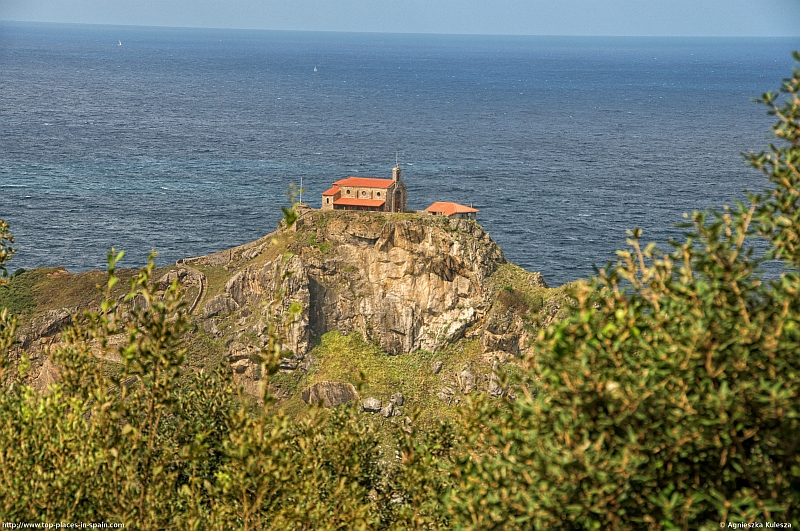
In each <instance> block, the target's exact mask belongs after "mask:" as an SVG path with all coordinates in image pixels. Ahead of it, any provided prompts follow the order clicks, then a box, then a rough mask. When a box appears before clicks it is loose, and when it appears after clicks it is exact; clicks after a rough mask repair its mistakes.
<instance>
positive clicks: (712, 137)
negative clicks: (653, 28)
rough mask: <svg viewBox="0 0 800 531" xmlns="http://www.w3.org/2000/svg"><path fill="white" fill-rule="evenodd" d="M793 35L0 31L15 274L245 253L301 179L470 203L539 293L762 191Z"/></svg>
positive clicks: (24, 27)
mask: <svg viewBox="0 0 800 531" xmlns="http://www.w3.org/2000/svg"><path fill="white" fill-rule="evenodd" d="M798 48H800V39H797V38H787V39H779V38H764V39H755V38H586V37H510V36H458V35H410V34H346V33H314V32H271V31H240V30H211V29H175V28H146V27H127V26H88V25H56V24H31V23H12V22H0V218H2V219H5V220H6V221H8V222H9V223H10V224H11V225H12V229H13V232H14V233H15V235H16V238H17V241H16V243H17V247H18V248H19V252H18V254H17V255H16V256H15V257H14V259H13V261H12V262H11V263H10V264H9V265H10V269H11V270H12V271H13V270H14V269H16V268H26V269H30V268H34V267H42V266H55V265H60V266H64V267H66V268H67V269H68V270H70V271H72V272H78V271H85V270H89V269H97V268H100V269H102V268H104V267H105V256H106V254H107V252H108V250H109V249H110V248H111V247H112V246H114V247H116V248H117V249H124V250H125V251H126V252H127V256H128V257H127V258H126V259H125V261H124V262H123V264H122V265H123V266H128V267H136V266H140V265H142V264H143V263H144V262H145V261H146V258H147V255H148V253H149V252H150V250H152V249H154V250H156V251H157V252H158V253H160V254H159V257H158V259H157V262H158V263H159V264H161V265H165V264H168V263H171V262H174V261H175V260H177V259H179V258H183V257H188V256H198V255H202V254H206V253H211V252H214V251H218V250H221V249H224V248H228V247H231V246H234V245H238V244H242V243H245V242H248V241H251V240H254V239H256V238H259V237H261V236H263V235H265V234H267V233H269V232H271V231H272V230H273V229H274V228H275V227H276V224H277V222H278V220H279V218H280V206H281V205H284V204H286V194H285V192H286V190H287V189H288V188H289V186H290V184H291V183H295V184H299V183H300V181H301V179H302V182H303V186H304V188H305V192H304V194H303V200H304V201H305V202H307V203H309V204H310V205H312V206H319V202H320V194H321V192H322V191H324V190H325V189H327V188H328V187H329V186H330V184H331V182H333V181H335V180H338V179H341V178H344V177H347V176H348V175H359V176H367V177H381V178H390V176H391V168H392V167H393V166H394V164H395V157H396V156H397V157H398V159H399V162H400V165H401V167H402V168H403V178H404V180H405V182H406V184H407V186H408V197H409V207H410V208H414V209H422V208H425V207H426V206H428V205H429V204H430V203H432V202H434V201H438V200H442V201H457V202H460V203H464V204H468V205H469V204H473V205H474V206H475V207H476V208H478V209H480V213H479V214H478V220H479V222H480V223H481V224H482V225H483V226H484V227H485V228H486V229H487V230H488V231H489V232H490V233H491V235H492V236H493V238H494V239H495V241H497V243H498V244H499V245H500V246H501V247H502V248H503V251H504V252H505V255H506V258H507V259H508V260H510V261H512V262H514V263H516V264H518V265H520V266H522V267H524V268H526V269H529V270H532V271H541V272H542V274H543V275H544V278H545V280H546V281H547V282H548V283H549V284H550V285H559V284H562V283H565V282H568V281H571V280H575V279H578V278H581V277H586V276H588V275H591V274H592V273H593V271H594V267H595V266H597V267H602V266H603V265H605V264H606V263H607V262H608V261H610V260H614V258H615V251H616V250H617V249H621V248H625V246H626V244H625V238H626V235H625V231H626V229H632V228H633V227H637V226H638V227H642V228H643V230H644V238H645V239H646V240H648V241H656V242H658V243H659V245H660V246H662V247H665V248H666V247H667V241H668V240H669V239H670V238H680V237H681V234H682V229H679V228H676V227H675V224H676V223H679V222H681V221H682V220H683V218H682V214H683V213H684V212H692V211H693V210H697V209H704V208H706V207H709V206H715V207H719V206H721V205H724V204H730V203H731V202H732V201H733V200H735V199H744V198H745V190H750V191H760V190H762V189H763V188H765V187H766V185H767V183H766V181H765V180H764V178H763V176H762V175H761V174H759V173H758V172H756V171H755V170H753V169H751V168H749V167H748V166H747V165H746V164H745V163H744V162H743V159H742V157H741V153H742V152H748V151H751V150H756V151H758V150H761V149H764V148H765V147H766V145H767V143H768V142H769V127H770V125H771V123H772V121H773V119H772V118H771V117H769V116H767V115H766V113H765V111H766V109H765V107H764V106H763V105H758V104H756V103H754V102H753V101H752V100H753V98H755V97H757V96H759V95H761V94H762V93H763V92H765V91H767V90H774V89H776V88H777V87H778V86H779V84H780V82H781V80H782V79H783V78H784V77H787V76H788V75H790V73H791V68H792V65H793V60H792V58H791V55H790V52H791V51H792V50H793V49H798Z"/></svg>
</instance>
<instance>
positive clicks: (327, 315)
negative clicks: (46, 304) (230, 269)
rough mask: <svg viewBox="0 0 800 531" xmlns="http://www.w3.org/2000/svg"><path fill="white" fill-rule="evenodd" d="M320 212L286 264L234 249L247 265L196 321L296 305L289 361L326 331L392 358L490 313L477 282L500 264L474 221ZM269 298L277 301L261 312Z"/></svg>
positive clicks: (305, 221) (303, 226)
mask: <svg viewBox="0 0 800 531" xmlns="http://www.w3.org/2000/svg"><path fill="white" fill-rule="evenodd" d="M328 214H329V215H327V216H325V215H324V214H323V213H320V212H312V213H309V214H307V215H306V216H304V217H303V218H301V220H300V221H299V222H298V225H297V236H296V240H297V241H299V242H301V245H298V246H296V248H294V249H292V248H291V246H290V250H292V251H295V252H296V254H294V255H293V256H291V258H290V259H288V260H286V259H285V258H284V256H283V255H282V256H277V257H276V258H275V259H273V260H270V261H266V262H259V261H258V259H257V257H258V253H255V252H254V249H258V248H257V247H254V248H250V249H245V250H243V252H242V256H243V257H245V256H247V257H250V258H249V259H250V260H251V261H252V263H246V264H244V265H243V266H242V267H241V268H240V269H239V270H238V271H236V272H235V273H234V274H233V276H232V277H231V278H230V280H228V281H227V283H226V284H225V286H224V289H223V291H222V293H220V294H218V295H217V296H215V297H214V298H212V299H210V300H209V301H207V302H206V303H205V305H204V307H203V317H204V318H206V319H210V318H212V317H217V316H222V315H226V314H232V313H235V312H237V311H239V310H240V309H242V308H245V307H250V308H251V309H252V310H253V311H259V312H261V313H262V315H264V317H265V318H267V319H269V318H273V317H274V316H276V315H279V314H281V312H283V313H284V314H285V312H286V311H287V310H288V309H289V307H290V306H291V305H292V304H293V303H299V304H300V307H301V308H302V312H301V313H300V314H299V315H298V317H297V319H296V320H295V321H294V322H293V323H292V324H291V326H290V327H289V329H288V330H287V335H288V345H287V348H288V349H289V350H291V351H292V352H294V353H295V354H296V355H299V356H303V355H304V354H305V353H306V352H307V351H308V350H309V345H310V340H311V338H312V337H319V336H321V335H323V334H325V333H326V332H329V331H332V330H338V331H341V332H343V333H349V332H352V331H355V332H359V333H360V334H362V335H363V336H364V337H365V338H366V339H367V340H368V341H374V342H377V343H378V344H380V346H381V348H382V349H383V350H384V351H385V352H387V353H389V354H401V353H409V352H413V351H416V350H420V349H425V350H431V351H432V350H436V349H437V348H441V347H443V346H444V345H446V344H447V343H449V342H452V341H455V340H457V339H459V338H461V337H463V336H464V334H465V332H466V331H467V329H468V328H469V327H471V326H472V325H474V324H475V323H476V322H477V321H478V320H479V319H480V318H481V317H482V316H483V315H484V314H485V313H486V311H487V310H488V308H489V307H490V306H491V290H490V289H489V287H488V286H487V285H486V282H485V280H486V279H487V278H488V277H489V276H490V275H491V274H492V272H493V271H494V270H495V269H496V267H497V266H498V265H499V264H502V263H504V258H503V253H502V251H501V250H500V248H499V247H498V246H497V245H496V244H495V243H494V242H493V241H492V239H491V238H490V237H489V235H488V234H487V233H486V232H485V231H484V230H483V229H482V228H481V227H480V225H478V224H477V223H475V222H472V221H468V220H445V219H433V218H424V217H419V218H416V217H409V216H384V215H363V214H362V215H351V216H344V215H339V214H342V213H328ZM332 214H337V215H332ZM348 214H350V213H348ZM306 238H308V239H307V240H306ZM305 241H313V242H320V243H318V244H317V245H316V246H315V245H308V244H303V242H305ZM323 245H324V246H325V248H324V250H323V249H322V247H323ZM261 248H263V244H262V245H261ZM231 256H233V255H231ZM278 294H280V295H281V297H280V301H279V302H278V303H277V304H270V303H271V302H272V301H275V300H276V299H278V298H279V297H278ZM248 311H249V310H248Z"/></svg>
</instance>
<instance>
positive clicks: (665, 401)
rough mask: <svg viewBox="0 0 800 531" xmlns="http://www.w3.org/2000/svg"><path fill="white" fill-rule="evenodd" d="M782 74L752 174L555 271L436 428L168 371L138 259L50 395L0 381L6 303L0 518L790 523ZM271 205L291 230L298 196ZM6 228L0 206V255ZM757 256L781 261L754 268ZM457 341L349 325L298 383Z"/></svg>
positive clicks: (796, 325) (798, 129)
mask: <svg viewBox="0 0 800 531" xmlns="http://www.w3.org/2000/svg"><path fill="white" fill-rule="evenodd" d="M795 57H796V58H797V59H798V61H800V55H797V54H795ZM798 91H800V72H798V71H795V72H794V76H793V78H791V79H789V80H787V81H786V82H785V83H784V85H783V86H782V88H781V90H780V91H779V92H776V93H768V94H766V95H765V96H764V97H763V98H762V101H763V102H764V103H766V104H767V105H769V107H770V112H771V113H772V114H773V115H775V116H776V117H777V118H778V123H777V124H776V126H775V127H774V131H775V133H776V135H777V138H778V139H779V140H780V141H781V142H783V144H781V145H780V146H777V147H776V146H770V147H769V150H768V151H766V152H764V153H759V154H752V155H750V156H749V160H750V162H751V164H752V165H754V166H755V167H756V168H758V169H760V170H762V171H763V172H764V173H765V174H766V175H767V177H768V179H769V180H770V182H771V184H772V188H771V189H770V190H768V191H767V192H765V193H764V194H763V195H761V196H751V197H750V199H749V204H748V205H744V204H741V203H737V204H736V206H735V207H733V208H726V209H723V211H721V212H713V211H711V212H699V213H695V214H693V215H692V217H691V220H690V223H689V224H688V225H687V226H688V227H689V229H690V230H689V233H688V235H687V238H686V240H685V241H684V242H681V243H673V246H674V249H673V250H672V251H671V252H659V251H657V250H656V249H655V246H654V245H652V244H651V245H648V246H646V247H645V248H642V247H641V245H640V237H641V232H640V231H639V230H638V229H637V230H634V231H632V232H631V233H630V236H631V238H630V240H629V244H630V249H629V250H627V251H620V252H619V260H618V261H617V262H616V263H615V264H610V265H609V266H608V267H607V268H605V269H603V270H601V271H600V273H599V275H598V276H597V277H596V278H594V279H592V280H590V281H585V282H578V283H575V284H574V285H572V286H571V287H570V289H571V293H570V298H571V300H572V307H571V308H570V311H569V312H568V315H567V316H566V318H565V319H563V320H561V321H559V322H556V323H555V324H553V325H551V326H549V327H548V328H546V329H544V330H541V331H540V332H539V335H538V339H537V341H536V344H535V356H534V357H532V358H531V359H529V360H525V363H524V364H523V365H524V366H523V367H522V368H521V369H516V370H513V371H510V372H512V373H514V376H515V377H516V378H515V379H514V380H513V381H512V379H511V378H509V377H507V376H504V375H497V377H499V378H500V385H501V386H503V387H505V388H509V387H512V386H513V387H514V393H513V395H514V396H515V397H516V398H515V399H514V400H510V399H509V400H498V399H492V398H489V397H488V396H487V395H485V394H473V395H471V396H468V397H465V406H464V407H463V408H462V410H461V414H460V416H458V417H457V418H455V419H454V420H453V421H452V422H450V423H444V422H443V423H434V422H422V421H421V420H422V415H423V414H424V410H423V411H419V412H417V414H416V415H414V420H413V421H412V422H411V423H410V424H408V423H407V422H403V423H401V426H399V427H398V429H397V430H396V431H395V432H392V434H393V436H394V438H393V439H391V440H388V441H387V440H386V437H385V432H381V431H380V430H379V427H378V426H377V425H373V423H372V422H371V421H370V420H369V417H368V416H365V415H363V414H361V413H359V412H358V411H357V409H356V408H355V407H341V408H336V409H335V410H333V411H327V410H320V409H317V408H310V409H309V410H308V411H307V413H306V414H305V415H302V416H300V418H299V419H294V420H290V419H289V417H288V416H287V414H286V413H284V412H283V411H282V410H281V408H277V407H273V406H274V405H275V402H274V400H273V399H272V398H271V396H270V395H269V393H268V389H269V387H268V386H267V385H264V386H263V393H262V395H261V400H260V401H259V403H258V404H257V406H256V407H253V405H252V403H249V402H248V401H247V400H245V399H244V398H243V396H242V394H241V390H240V388H239V387H238V386H237V385H236V383H235V380H234V379H233V378H232V375H231V374H230V372H229V371H227V370H223V369H219V370H208V371H203V370H187V363H186V359H187V346H188V345H190V344H192V343H189V342H187V341H186V338H187V334H189V333H190V332H191V326H190V324H189V322H188V318H187V316H186V315H185V313H184V308H183V304H182V302H181V301H182V297H181V288H180V286H179V285H178V284H177V282H176V283H173V284H172V285H171V286H170V287H169V288H168V289H167V290H166V291H164V292H158V293H157V292H155V291H154V289H153V287H152V281H151V276H152V273H153V267H154V266H153V263H152V260H151V261H150V263H149V264H148V266H146V267H145V268H143V269H142V270H141V271H139V272H138V273H137V274H135V275H133V277H132V278H131V279H130V283H129V289H128V291H127V294H126V295H125V296H123V297H119V296H118V295H117V292H115V289H119V288H115V286H116V284H117V283H118V281H119V275H118V274H117V271H116V264H117V262H118V261H119V259H120V258H121V257H122V255H121V253H120V254H114V253H113V252H112V254H110V255H109V275H108V277H107V281H106V285H105V288H104V294H103V296H102V303H101V305H100V309H99V311H94V312H87V313H84V314H82V315H79V316H75V318H74V325H73V326H72V327H71V328H70V329H68V330H66V331H65V332H64V335H63V342H62V344H61V345H60V346H59V347H58V348H57V349H55V350H54V351H53V352H50V356H51V358H52V359H53V360H54V362H55V363H56V364H57V366H58V367H59V371H60V381H59V382H58V383H56V384H54V385H52V386H51V387H50V389H49V390H48V392H46V393H39V392H37V391H35V390H33V389H32V388H30V387H27V386H24V385H20V384H19V383H18V382H17V381H15V379H14V378H12V377H11V365H10V363H9V355H10V352H11V351H12V348H16V347H14V346H13V335H14V329H15V326H16V321H15V320H14V318H12V317H11V315H10V312H8V311H7V310H5V309H4V310H3V311H2V313H0V384H2V385H3V386H4V389H3V393H2V394H0V469H2V474H0V519H2V520H5V521H20V520H21V521H43V522H56V521H99V520H105V521H114V522H123V523H125V524H126V525H127V526H130V527H135V528H142V529H156V528H159V529H160V528H181V529H182V528H191V529H205V528H213V529H229V528H243V529H323V530H324V529H398V530H399V529H475V530H478V529H480V530H487V529H614V530H628V529H653V530H672V529H685V530H688V529H716V528H719V527H720V522H729V521H730V522H759V523H762V524H764V523H766V522H768V521H778V522H787V523H791V524H792V525H793V526H798V525H800V520H798V515H799V514H800V451H799V450H800V396H798V395H800V357H798V352H800V274H798V269H799V268H800V207H798V201H799V200H800V191H798V190H800V171H798V168H800V99H799V97H798ZM284 212H285V217H284V223H285V224H286V226H287V227H290V226H291V225H292V224H293V222H294V220H296V219H297V212H296V209H295V208H287V209H285V210H284ZM10 242H11V237H10V236H9V234H8V228H7V226H6V225H5V224H4V223H2V224H0V266H3V265H5V262H6V261H7V259H8V258H9V257H10V256H11V252H12V251H11V250H10V248H9V247H8V245H9V244H10ZM757 242H765V243H766V247H767V251H766V253H765V254H764V255H763V256H758V255H757V254H756V253H755V251H754V249H756V248H758V244H757ZM287 252H288V251H287ZM766 260H780V261H782V262H783V263H784V265H785V266H786V269H785V270H784V272H783V273H782V274H780V275H779V276H777V278H774V279H770V280H765V279H764V278H763V274H762V269H761V266H762V264H763V263H764V262H765V261H766ZM3 271H5V270H3ZM290 274H291V273H287V274H286V276H284V278H283V279H282V280H286V278H287V276H288V275H290ZM519 275H521V273H520V272H519V271H514V270H511V269H509V268H506V269H505V270H504V271H501V272H500V274H499V275H498V277H497V280H499V281H501V282H500V284H499V285H498V298H506V299H507V300H505V299H504V300H501V301H500V302H501V303H503V304H505V306H506V307H507V308H508V309H515V308H519V311H520V312H523V311H524V312H529V311H536V310H535V308H534V307H536V306H537V305H538V307H542V306H543V305H544V306H546V302H545V301H544V299H543V298H542V299H540V300H537V299H535V298H536V297H543V292H541V291H539V290H543V289H544V288H540V287H536V286H533V281H532V280H531V285H529V286H527V287H523V288H521V287H520V286H519V285H518V284H516V283H508V284H506V283H505V280H504V279H505V278H506V277H509V276H519ZM23 277H24V275H22V276H21V278H23ZM505 285H508V286H509V287H510V288H511V289H503V287H504V286H505ZM565 300H566V298H565ZM532 305H533V306H532ZM269 310H270V311H269V312H267V314H269V315H271V316H273V319H272V320H271V322H270V324H269V327H268V335H269V341H268V342H267V347H266V348H265V349H264V350H263V351H262V352H261V356H260V358H259V361H260V362H261V373H262V374H263V375H265V377H266V378H267V379H268V378H269V377H272V376H274V375H275V374H276V371H277V361H278V359H279V358H280V357H283V356H286V355H287V354H289V353H288V352H287V351H286V347H285V343H286V342H285V337H286V334H285V332H286V330H287V329H288V328H287V327H289V326H291V325H292V323H294V321H295V320H296V319H297V318H298V316H299V314H300V308H299V307H298V306H297V305H296V304H284V303H283V301H282V292H281V291H280V290H278V297H277V298H276V300H275V301H272V302H271V303H270V308H269ZM515 311H516V310H515ZM465 344H466V343H464V344H461V346H460V347H458V346H451V347H450V348H449V349H448V350H446V351H445V352H443V353H437V354H430V353H420V354H419V355H418V356H417V357H416V358H413V357H411V356H407V357H402V356H398V357H396V358H391V359H388V360H387V359H386V358H384V357H383V355H382V353H380V352H379V350H378V349H377V348H374V347H373V346H371V345H369V344H367V343H366V342H365V341H363V339H360V338H358V337H357V336H356V335H355V334H353V335H351V336H342V335H341V334H336V333H333V334H329V335H326V336H325V337H323V338H322V343H321V344H320V345H319V346H318V347H317V350H316V351H315V353H316V355H317V356H319V357H320V358H328V361H330V362H331V363H328V364H327V365H320V366H319V367H324V369H322V368H320V369H318V371H317V372H312V374H310V375H309V378H310V379H315V378H320V379H321V378H323V377H324V378H326V379H327V378H333V377H336V379H344V380H346V379H347V378H346V376H347V375H350V376H351V377H352V375H353V374H354V373H358V372H364V373H366V372H369V373H370V374H372V373H374V374H376V375H377V378H376V379H375V381H372V382H369V381H368V382H366V383H365V386H366V385H372V387H371V388H370V390H372V391H375V392H376V393H389V392H390V391H392V388H391V385H392V383H393V382H395V381H397V380H398V379H402V378H405V377H408V379H409V380H414V381H417V382H427V381H426V380H425V378H424V377H422V374H423V373H426V374H427V372H426V366H427V365H428V363H429V362H430V361H431V359H432V357H433V356H442V357H443V358H444V359H445V360H449V361H451V362H452V361H453V360H459V359H460V358H458V356H459V352H457V350H458V348H462V349H463V348H467V347H465ZM473 346H475V347H476V345H475V344H473ZM364 352H366V354H364ZM357 353H358V354H359V355H356V354H357ZM15 355H19V352H17V353H16V354H15ZM21 359H22V360H24V359H25V357H24V355H22V356H21ZM410 361H413V362H415V363H416V365H415V366H411V365H409V362H410ZM24 364H25V363H24V361H23V362H22V363H20V364H19V365H24ZM414 367H416V369H417V370H418V371H419V374H417V375H414V373H413V370H414ZM455 369H456V367H448V370H455ZM325 371H327V372H325ZM429 376H430V375H429ZM284 378H285V377H284ZM430 378H431V381H430V382H427V383H425V384H424V385H428V384H429V383H432V381H433V377H432V376H430ZM275 380H276V381H277V380H280V377H278V378H275ZM265 383H266V380H265ZM290 383H291V384H292V385H297V383H298V382H290ZM417 391H418V392H419V395H418V398H417V399H416V401H417V402H419V403H424V399H423V398H422V397H423V395H424V394H425V391H426V389H422V388H421V387H420V389H417V390H416V391H414V392H417ZM428 394H429V395H430V394H431V393H430V392H428ZM382 398H383V397H382ZM421 426H424V428H425V431H424V432H423V431H420V427H421Z"/></svg>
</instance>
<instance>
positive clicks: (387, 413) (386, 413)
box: [381, 402, 394, 419]
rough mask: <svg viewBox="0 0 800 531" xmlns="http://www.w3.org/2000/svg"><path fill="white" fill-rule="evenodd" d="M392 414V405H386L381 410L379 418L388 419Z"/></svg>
mask: <svg viewBox="0 0 800 531" xmlns="http://www.w3.org/2000/svg"><path fill="white" fill-rule="evenodd" d="M392 414H394V404H392V403H391V402H389V403H388V404H386V406H385V407H383V408H381V416H382V417H384V418H387V419H388V418H389V417H391V416H392Z"/></svg>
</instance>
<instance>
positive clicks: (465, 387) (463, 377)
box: [456, 367, 476, 395]
mask: <svg viewBox="0 0 800 531" xmlns="http://www.w3.org/2000/svg"><path fill="white" fill-rule="evenodd" d="M456 382H457V383H458V387H459V388H460V389H461V392H462V393H464V394H465V395H466V394H469V393H471V392H473V391H474V390H475V389H476V387H475V374H473V373H472V371H471V370H469V368H468V367H464V368H463V369H462V370H461V372H459V373H457V374H456Z"/></svg>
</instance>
